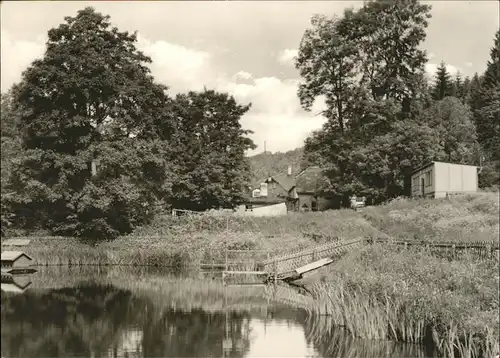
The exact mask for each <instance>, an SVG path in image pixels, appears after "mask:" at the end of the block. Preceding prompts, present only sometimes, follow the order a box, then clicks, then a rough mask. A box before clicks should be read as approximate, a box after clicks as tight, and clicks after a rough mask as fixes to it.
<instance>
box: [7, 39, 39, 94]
mask: <svg viewBox="0 0 500 358" xmlns="http://www.w3.org/2000/svg"><path fill="white" fill-rule="evenodd" d="M0 39H1V43H0V44H1V64H2V66H1V70H0V71H1V73H0V74H1V85H0V87H1V92H2V93H4V92H7V91H8V90H9V89H10V87H11V86H12V85H13V84H14V83H17V82H19V81H20V80H21V74H22V72H23V71H24V70H26V69H27V68H28V66H29V65H30V64H31V63H32V62H33V61H34V60H36V59H37V58H40V57H42V56H43V53H44V51H45V42H46V37H42V36H40V37H39V38H38V39H37V41H35V42H33V41H24V40H16V39H15V38H13V37H12V36H11V34H9V33H8V32H7V31H4V30H2V31H1V35H0Z"/></svg>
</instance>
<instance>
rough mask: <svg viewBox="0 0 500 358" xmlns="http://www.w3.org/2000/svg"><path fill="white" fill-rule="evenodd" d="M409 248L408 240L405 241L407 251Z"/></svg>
mask: <svg viewBox="0 0 500 358" xmlns="http://www.w3.org/2000/svg"><path fill="white" fill-rule="evenodd" d="M406 250H408V241H405V251H406Z"/></svg>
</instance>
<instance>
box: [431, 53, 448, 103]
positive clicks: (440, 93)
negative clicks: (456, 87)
mask: <svg viewBox="0 0 500 358" xmlns="http://www.w3.org/2000/svg"><path fill="white" fill-rule="evenodd" d="M452 95H453V80H452V78H451V75H450V73H449V72H448V70H447V69H446V64H445V63H444V62H441V64H440V65H439V67H438V68H437V72H436V75H435V78H434V87H433V89H432V98H433V99H434V100H436V101H440V100H442V99H443V98H444V97H448V96H452Z"/></svg>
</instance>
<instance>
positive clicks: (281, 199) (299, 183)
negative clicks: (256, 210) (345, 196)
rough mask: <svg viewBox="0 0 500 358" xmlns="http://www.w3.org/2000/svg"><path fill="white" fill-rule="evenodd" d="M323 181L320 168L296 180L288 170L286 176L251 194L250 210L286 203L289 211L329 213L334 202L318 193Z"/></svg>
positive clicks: (263, 183) (270, 179)
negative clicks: (325, 211)
mask: <svg viewBox="0 0 500 358" xmlns="http://www.w3.org/2000/svg"><path fill="white" fill-rule="evenodd" d="M324 178H325V177H324V174H323V170H322V169H321V168H320V167H309V168H307V169H305V170H303V171H301V172H300V173H299V174H297V176H293V175H292V168H291V167H290V166H289V167H288V171H287V172H286V173H280V174H277V175H271V176H269V177H268V178H266V179H264V180H262V181H261V183H260V186H259V188H257V189H253V191H252V192H251V193H249V195H248V199H247V202H246V204H247V208H248V207H252V208H253V207H258V206H264V205H276V204H279V203H285V204H286V207H287V211H319V210H326V209H330V208H331V207H332V205H331V200H330V199H328V198H325V197H323V196H322V195H321V194H320V190H319V189H320V187H321V184H322V183H321V181H322V180H324Z"/></svg>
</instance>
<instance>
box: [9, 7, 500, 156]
mask: <svg viewBox="0 0 500 358" xmlns="http://www.w3.org/2000/svg"><path fill="white" fill-rule="evenodd" d="M425 3H428V4H430V5H432V12H431V13H432V18H431V19H430V24H429V27H428V29H427V39H426V41H425V43H424V44H423V45H422V47H423V48H424V49H425V50H427V51H428V55H429V56H428V57H429V63H428V64H427V66H426V69H427V71H428V72H429V74H432V73H434V72H435V70H436V67H437V66H438V65H439V63H440V62H441V61H444V62H445V63H447V64H448V69H449V70H450V72H452V73H456V72H457V71H460V72H461V73H462V74H463V75H472V74H474V73H475V72H479V73H481V72H483V71H484V69H485V67H486V62H487V61H488V59H489V51H490V48H491V47H492V46H493V37H494V34H495V31H497V29H498V27H499V16H498V14H499V2H498V1H494V0H490V1H444V0H442V1H429V2H425ZM361 4H362V1H238V2H237V1H203V2H200V1H198V2H195V1H179V2H176V1H152V2H149V1H131V2H126V1H47V2H45V1H34V2H31V1H8V2H6V1H3V2H2V3H1V7H0V9H1V10H0V13H1V91H2V93H4V92H6V91H7V90H8V89H9V88H10V86H12V84H14V83H16V82H18V81H19V80H20V78H21V74H22V72H23V71H24V70H25V69H26V68H27V67H28V66H29V65H30V64H31V62H32V61H33V60H34V59H36V58H39V57H41V56H43V53H44V49H45V41H46V38H47V31H48V30H49V29H51V28H53V27H56V26H58V25H59V24H61V23H63V22H64V17H65V16H75V15H76V12H77V11H78V10H80V9H83V8H84V7H86V6H92V7H94V8H95V9H96V10H97V11H99V12H101V13H103V14H107V15H110V16H111V22H112V23H113V24H114V25H115V26H117V27H118V28H119V29H120V30H129V31H137V32H138V35H139V38H138V43H137V47H138V48H139V49H140V50H142V51H143V52H144V53H145V54H147V55H149V56H150V57H151V58H152V60H153V64H152V65H151V71H152V73H153V75H154V76H155V78H156V79H157V81H158V82H161V83H163V84H165V85H167V86H169V88H170V93H171V94H175V93H179V92H185V91H189V90H195V91H196V90H202V89H203V87H204V86H206V87H207V88H213V89H216V90H219V91H224V92H228V93H231V94H232V95H233V96H234V97H235V99H236V100H237V101H238V102H239V103H242V104H248V103H252V107H251V109H250V111H249V112H248V113H247V114H245V115H244V116H243V118H242V119H241V123H242V126H243V127H244V128H245V129H250V130H252V131H254V134H252V135H251V137H252V139H253V140H254V142H255V144H256V145H257V146H258V147H257V149H256V150H255V151H251V152H250V153H249V154H255V153H259V152H262V151H263V150H264V142H266V146H267V150H268V151H272V152H276V151H281V152H283V151H287V150H291V149H294V148H297V147H300V146H302V145H303V141H304V139H305V138H306V137H307V136H308V135H309V134H310V133H311V132H312V131H313V130H315V129H319V128H321V125H322V124H323V122H324V118H323V117H322V116H320V115H317V113H318V112H319V111H320V110H321V108H322V104H321V103H319V102H318V103H316V104H315V106H314V107H313V110H312V111H311V112H306V111H304V110H303V109H302V108H301V106H300V102H299V99H298V97H297V85H298V83H299V82H300V76H299V74H298V71H297V70H296V69H295V68H294V65H293V58H294V56H295V55H296V53H297V48H298V47H299V44H300V40H301V38H302V35H303V33H304V30H305V29H306V28H308V27H309V26H310V22H309V21H310V18H311V16H312V15H314V14H317V13H320V14H326V15H335V14H336V15H341V14H342V12H343V10H344V9H345V8H346V7H359V6H360V5H361Z"/></svg>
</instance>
